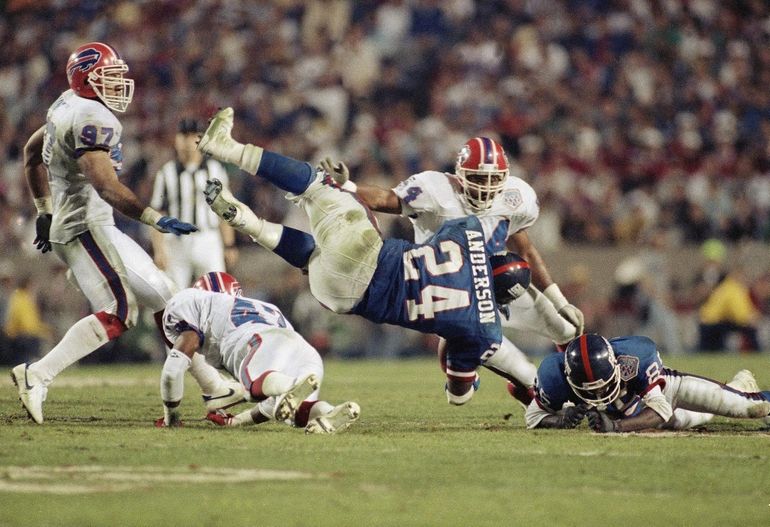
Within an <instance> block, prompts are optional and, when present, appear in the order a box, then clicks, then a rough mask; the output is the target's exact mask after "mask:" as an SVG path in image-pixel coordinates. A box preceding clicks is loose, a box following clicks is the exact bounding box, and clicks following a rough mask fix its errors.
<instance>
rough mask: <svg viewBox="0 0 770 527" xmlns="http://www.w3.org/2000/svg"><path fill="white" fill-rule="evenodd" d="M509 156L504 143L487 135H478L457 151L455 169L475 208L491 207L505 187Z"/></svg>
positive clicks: (468, 201)
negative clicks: (506, 154) (500, 143)
mask: <svg viewBox="0 0 770 527" xmlns="http://www.w3.org/2000/svg"><path fill="white" fill-rule="evenodd" d="M508 172H509V170H508V159H507V158H506V156H505V151H504V150H503V147H502V146H500V145H499V144H498V143H497V142H495V141H493V140H492V139H489V138H487V137H474V138H473V139H471V140H470V141H468V142H467V143H465V145H464V146H463V147H462V149H461V150H460V152H459V153H458V154H457V164H456V166H455V173H456V174H457V176H458V178H459V180H460V185H461V187H462V189H463V197H464V199H465V201H466V203H467V204H468V206H469V207H470V208H471V209H473V210H475V211H483V210H488V209H489V208H491V207H492V202H493V201H494V199H495V197H496V196H497V195H498V194H499V193H500V191H502V190H503V188H504V187H505V181H506V179H507V178H508Z"/></svg>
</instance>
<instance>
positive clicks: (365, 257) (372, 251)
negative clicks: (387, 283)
mask: <svg viewBox="0 0 770 527" xmlns="http://www.w3.org/2000/svg"><path fill="white" fill-rule="evenodd" d="M322 175H323V173H322V172H319V174H318V176H317V177H316V179H315V181H313V183H311V184H310V186H309V187H308V188H307V190H305V192H303V193H302V194H301V195H299V196H297V197H295V198H293V199H294V200H296V202H297V203H298V205H299V206H300V207H302V209H303V210H304V211H305V213H306V214H307V217H308V219H309V220H310V231H311V233H312V234H313V237H314V238H315V242H316V250H315V251H313V254H312V255H311V256H310V261H309V262H308V278H309V281H310V291H311V292H312V293H313V296H314V297H315V298H316V299H317V300H318V301H319V302H320V303H321V304H323V305H324V306H325V307H327V308H328V309H330V310H332V311H334V312H335V313H348V312H350V310H351V309H353V307H355V305H356V304H357V303H358V302H359V301H360V300H361V298H362V297H363V296H364V293H365V292H366V289H367V288H368V287H369V282H370V281H371V279H372V276H373V275H374V271H375V269H376V268H377V257H378V255H379V253H380V249H381V248H382V238H381V237H380V233H379V232H377V229H376V228H375V227H374V224H373V218H371V219H370V217H369V211H367V209H366V208H365V207H364V206H363V205H361V204H360V203H359V202H358V200H357V199H356V198H355V197H354V196H353V194H351V193H350V192H345V191H342V190H339V189H338V188H334V187H332V186H329V185H325V184H323V182H322V177H321V176H322Z"/></svg>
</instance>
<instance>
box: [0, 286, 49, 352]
mask: <svg viewBox="0 0 770 527" xmlns="http://www.w3.org/2000/svg"><path fill="white" fill-rule="evenodd" d="M4 329H5V334H6V335H7V336H8V338H9V339H10V347H11V349H12V350H13V355H14V357H15V361H16V362H30V361H32V360H33V359H35V358H37V357H39V356H40V349H41V346H42V344H43V341H44V340H45V339H47V338H49V337H50V336H51V329H50V328H49V327H48V325H47V324H46V323H45V322H43V319H42V317H41V316H40V308H39V307H38V304H37V298H36V296H35V293H34V291H33V290H32V279H31V277H29V276H24V277H22V278H20V279H19V280H18V283H17V285H16V289H15V290H14V291H13V293H11V296H10V298H9V299H8V312H7V314H6V319H5V328H4Z"/></svg>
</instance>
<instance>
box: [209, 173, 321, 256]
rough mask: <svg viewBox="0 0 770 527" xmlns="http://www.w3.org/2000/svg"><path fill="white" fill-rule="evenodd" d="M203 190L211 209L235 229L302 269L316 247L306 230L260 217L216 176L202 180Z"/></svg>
mask: <svg viewBox="0 0 770 527" xmlns="http://www.w3.org/2000/svg"><path fill="white" fill-rule="evenodd" d="M204 194H205V195H206V203H208V204H209V206H210V207H211V210H213V211H214V212H215V213H216V215H217V216H219V217H220V218H222V219H223V220H225V221H226V222H227V223H229V224H230V225H232V226H233V228H234V229H235V230H237V231H238V232H242V233H244V234H247V235H249V236H250V237H251V239H252V240H254V241H255V242H257V243H258V244H260V245H261V246H263V247H264V248H265V249H269V250H271V251H273V252H274V253H275V254H277V255H278V256H280V257H281V258H283V259H284V260H286V261H287V262H288V263H290V264H291V265H293V266H294V267H298V268H300V269H302V268H305V267H306V266H307V263H308V260H309V259H310V255H311V254H313V251H314V250H315V247H316V245H315V239H313V237H312V236H311V235H310V234H308V233H306V232H303V231H300V230H297V229H292V228H291V227H285V226H283V225H280V224H278V223H271V222H269V221H267V220H264V219H262V218H260V217H259V216H257V215H256V214H254V212H253V211H252V210H251V209H250V208H249V207H247V206H246V205H245V204H244V203H241V202H240V201H238V199H237V198H236V197H235V196H233V195H232V193H231V192H230V191H229V190H227V189H226V188H224V187H223V186H222V182H221V181H219V180H218V179H216V178H214V179H211V180H209V181H207V182H206V189H205V190H204Z"/></svg>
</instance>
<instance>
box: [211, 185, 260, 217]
mask: <svg viewBox="0 0 770 527" xmlns="http://www.w3.org/2000/svg"><path fill="white" fill-rule="evenodd" d="M203 193H204V194H205V195H206V203H208V204H209V207H211V210H213V211H214V213H215V214H216V215H217V216H219V217H220V218H222V219H223V220H225V221H226V222H227V223H228V224H230V225H232V226H233V227H236V228H238V227H244V226H245V225H246V222H247V221H251V222H258V221H259V220H258V218H257V216H256V214H254V212H253V211H252V210H251V209H250V208H248V207H247V206H246V205H244V204H243V203H241V202H240V201H238V199H237V198H236V197H235V196H233V194H232V192H230V191H229V190H228V189H226V188H225V187H224V186H222V182H221V181H219V180H218V179H216V178H214V179H210V180H208V181H206V189H205V190H204V191H203Z"/></svg>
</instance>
